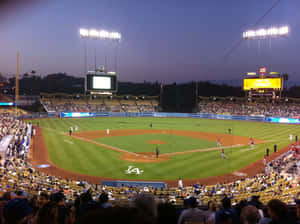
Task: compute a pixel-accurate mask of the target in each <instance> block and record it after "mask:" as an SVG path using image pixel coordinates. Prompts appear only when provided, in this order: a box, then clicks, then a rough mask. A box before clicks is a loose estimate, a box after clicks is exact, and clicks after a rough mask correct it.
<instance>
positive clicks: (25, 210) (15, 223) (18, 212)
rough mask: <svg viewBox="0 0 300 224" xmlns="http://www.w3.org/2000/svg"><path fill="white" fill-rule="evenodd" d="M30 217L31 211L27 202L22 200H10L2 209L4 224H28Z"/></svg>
mask: <svg viewBox="0 0 300 224" xmlns="http://www.w3.org/2000/svg"><path fill="white" fill-rule="evenodd" d="M32 215H33V209H32V208H31V207H30V206H29V204H28V202H27V200H25V199H23V198H15V199H12V200H10V201H9V202H8V203H7V204H6V205H5V206H4V209H3V216H4V220H5V222H4V223H5V224H23V223H28V221H29V220H30V219H31V218H32Z"/></svg>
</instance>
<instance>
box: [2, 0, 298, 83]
mask: <svg viewBox="0 0 300 224" xmlns="http://www.w3.org/2000/svg"><path fill="white" fill-rule="evenodd" d="M275 1H276V0H251V1H244V0H226V1H225V0H86V1H84V0H51V1H50V0H49V1H46V0H40V1H36V2H35V3H29V4H30V5H27V6H26V5H23V6H22V8H20V7H16V8H14V7H9V8H7V7H4V8H0V25H1V31H0V46H1V50H0V72H1V73H2V74H4V75H7V74H14V73H15V60H16V52H17V51H19V52H20V55H21V57H20V60H21V63H20V71H21V73H25V72H30V71H31V70H36V71H37V74H41V75H45V74H49V73H56V72H66V73H68V74H70V75H76V76H83V73H84V40H82V39H80V36H79V32H78V30H79V28H80V27H84V28H96V29H107V30H111V31H118V32H120V33H121V34H122V41H121V42H120V43H115V42H110V41H104V40H97V41H96V40H88V41H87V50H88V69H89V70H91V69H93V68H94V51H95V49H96V52H97V66H100V65H104V64H105V55H106V56H107V65H108V70H114V69H115V65H116V64H117V71H118V72H119V79H120V80H121V81H133V82H140V81H143V80H147V81H156V80H158V81H161V82H164V83H170V82H174V81H177V82H184V81H191V80H230V79H241V78H242V77H243V76H244V75H245V73H246V72H252V71H257V70H258V67H260V66H266V67H267V70H268V71H271V70H272V71H278V72H284V73H288V74H289V75H290V79H291V80H297V81H299V80H300V13H299V9H300V1H299V0H285V1H281V2H280V3H279V4H278V5H277V6H276V8H274V9H273V10H272V12H271V13H270V14H269V15H268V16H267V17H266V18H264V20H263V21H262V22H261V23H260V24H259V25H258V26H257V27H252V25H253V24H254V23H255V22H256V21H257V20H258V19H259V18H260V17H261V16H262V15H263V14H264V13H265V12H266V11H267V10H268V9H269V8H270V7H271V6H272V5H273V4H274V2H275ZM273 25H278V26H281V25H289V27H290V31H291V32H290V35H289V36H288V37H284V38H281V39H272V40H261V41H257V40H251V41H250V40H248V41H243V42H242V43H241V44H240V46H239V47H238V48H237V49H236V50H235V51H234V52H233V53H232V54H231V55H230V56H228V57H226V58H225V59H224V55H225V54H226V53H227V52H228V50H230V49H231V48H232V46H233V45H234V44H235V43H236V42H237V41H239V40H240V39H241V37H242V32H243V31H245V30H247V29H249V28H262V27H263V28H264V27H270V26H273ZM116 58H117V63H115V62H116Z"/></svg>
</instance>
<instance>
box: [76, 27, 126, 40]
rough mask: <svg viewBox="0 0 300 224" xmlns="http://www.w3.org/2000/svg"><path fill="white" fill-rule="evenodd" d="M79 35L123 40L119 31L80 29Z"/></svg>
mask: <svg viewBox="0 0 300 224" xmlns="http://www.w3.org/2000/svg"><path fill="white" fill-rule="evenodd" d="M79 35H80V37H81V38H91V39H109V40H116V41H120V40H121V37H122V36H121V34H120V33H118V32H109V31H107V30H96V29H84V28H80V29H79Z"/></svg>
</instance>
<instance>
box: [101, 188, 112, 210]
mask: <svg viewBox="0 0 300 224" xmlns="http://www.w3.org/2000/svg"><path fill="white" fill-rule="evenodd" d="M99 202H100V205H101V207H102V208H108V207H112V204H110V203H108V195H107V194H106V193H104V192H103V193H102V194H101V195H100V196H99Z"/></svg>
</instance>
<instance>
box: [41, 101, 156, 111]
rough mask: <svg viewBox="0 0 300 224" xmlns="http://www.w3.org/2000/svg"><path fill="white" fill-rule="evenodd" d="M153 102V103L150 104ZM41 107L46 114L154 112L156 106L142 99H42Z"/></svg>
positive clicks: (154, 103) (154, 102)
mask: <svg viewBox="0 0 300 224" xmlns="http://www.w3.org/2000/svg"><path fill="white" fill-rule="evenodd" d="M152 101H153V102H152ZM42 105H43V106H44V108H45V110H46V111H47V112H66V111H68V112H99V111H100V112H103V111H112V112H154V111H156V108H157V106H158V102H156V100H144V99H138V98H136V99H130V100H129V99H125V100H124V99H119V98H116V99H114V98H111V99H110V98H106V99H104V98H101V99H88V100H87V99H86V100H83V99H66V98H62V99H54V98H53V99H52V98H44V99H43V100H42Z"/></svg>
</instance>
